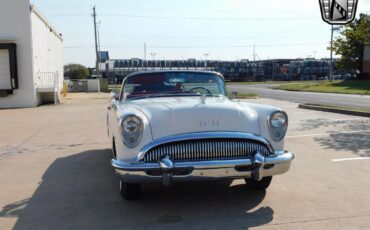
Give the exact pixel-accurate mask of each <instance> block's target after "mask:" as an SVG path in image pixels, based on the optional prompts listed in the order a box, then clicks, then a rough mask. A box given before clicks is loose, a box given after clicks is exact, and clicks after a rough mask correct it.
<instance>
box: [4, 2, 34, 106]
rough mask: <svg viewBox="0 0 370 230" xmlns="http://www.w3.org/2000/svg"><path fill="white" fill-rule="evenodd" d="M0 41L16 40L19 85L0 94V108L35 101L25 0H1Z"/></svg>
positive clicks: (28, 16) (25, 104)
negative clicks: (7, 92) (11, 91)
mask: <svg viewBox="0 0 370 230" xmlns="http://www.w3.org/2000/svg"><path fill="white" fill-rule="evenodd" d="M1 5H2V6H6V7H0V28H1V29H0V42H1V43H9V42H14V43H16V44H17V65H18V85H19V88H18V89H14V91H13V94H9V95H8V96H6V97H0V108H12V107H31V106H35V105H36V95H35V94H34V92H35V90H34V79H33V74H32V73H33V67H32V42H31V19H30V3H29V1H28V0H16V1H14V0H1Z"/></svg>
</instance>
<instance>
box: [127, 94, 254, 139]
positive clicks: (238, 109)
mask: <svg viewBox="0 0 370 230" xmlns="http://www.w3.org/2000/svg"><path fill="white" fill-rule="evenodd" d="M128 104H129V105H131V106H134V107H135V108H136V109H137V110H139V111H141V112H142V113H143V114H144V115H145V116H146V117H147V118H148V120H149V124H150V127H151V131H152V136H153V139H158V138H161V137H166V136H171V135H177V134H183V133H193V132H212V131H229V132H248V133H253V134H257V135H259V134H260V130H259V121H258V115H257V113H256V111H255V110H253V109H252V108H250V107H248V106H246V105H242V104H239V103H238V102H235V101H232V100H230V99H228V98H226V97H207V98H206V99H205V100H202V98H201V97H162V98H149V99H140V100H132V101H129V102H128Z"/></svg>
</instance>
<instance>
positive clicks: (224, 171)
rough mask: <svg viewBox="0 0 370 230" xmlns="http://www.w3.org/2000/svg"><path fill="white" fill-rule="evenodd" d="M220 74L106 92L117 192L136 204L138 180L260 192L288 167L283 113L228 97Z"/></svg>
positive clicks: (176, 76)
mask: <svg viewBox="0 0 370 230" xmlns="http://www.w3.org/2000/svg"><path fill="white" fill-rule="evenodd" d="M226 95H227V94H226V87H225V82H224V79H223V77H222V76H221V75H220V74H218V73H215V72H205V71H156V72H141V73H134V74H131V75H129V76H127V77H126V78H125V80H124V82H123V83H122V88H121V92H120V93H119V94H112V100H111V102H110V104H109V106H108V114H107V129H108V135H109V137H110V138H111V141H112V150H113V157H112V158H113V159H112V161H111V164H112V166H113V167H114V168H115V170H116V173H117V174H118V176H119V177H120V192H121V195H122V197H123V198H125V199H135V198H137V197H138V195H139V194H140V190H141V184H142V183H153V182H157V183H163V184H164V185H165V186H169V185H171V184H172V183H173V182H176V181H194V180H214V179H240V178H243V179H245V181H246V183H247V186H250V187H253V188H256V189H266V188H267V187H268V186H269V185H270V182H271V180H272V177H273V176H274V175H277V174H281V173H285V172H287V171H288V170H289V167H290V163H291V161H292V160H293V158H294V156H293V154H292V153H290V152H288V151H285V150H284V137H285V134H286V131H287V128H288V116H287V114H286V113H285V112H284V111H282V110H281V109H279V108H275V107H272V106H267V105H260V104H253V103H247V102H238V101H233V100H231V99H229V98H228V97H227V96H226Z"/></svg>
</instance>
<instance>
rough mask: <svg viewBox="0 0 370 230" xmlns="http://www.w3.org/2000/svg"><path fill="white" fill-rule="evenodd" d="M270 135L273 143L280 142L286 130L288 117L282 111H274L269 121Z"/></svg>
mask: <svg viewBox="0 0 370 230" xmlns="http://www.w3.org/2000/svg"><path fill="white" fill-rule="evenodd" d="M269 126H270V127H269V128H270V135H271V137H272V139H273V140H274V141H281V140H282V139H283V138H284V137H285V134H286V131H287V128H288V116H287V114H286V113H285V112H283V111H275V112H273V113H272V114H271V115H270V119H269Z"/></svg>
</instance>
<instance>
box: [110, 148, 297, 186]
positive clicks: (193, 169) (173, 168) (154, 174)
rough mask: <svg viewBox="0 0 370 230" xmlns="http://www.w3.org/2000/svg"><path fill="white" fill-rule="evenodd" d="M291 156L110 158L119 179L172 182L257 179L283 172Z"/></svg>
mask: <svg viewBox="0 0 370 230" xmlns="http://www.w3.org/2000/svg"><path fill="white" fill-rule="evenodd" d="M293 159H294V155H293V154H292V153H290V152H287V151H285V152H275V154H273V155H270V156H268V157H264V156H263V155H262V154H259V153H257V154H255V155H254V157H253V158H252V159H239V160H221V161H199V162H177V163H174V162H172V161H171V160H170V159H169V158H167V157H166V158H163V159H162V160H161V161H160V162H159V163H144V162H138V163H126V162H123V161H119V160H115V159H112V161H111V164H112V166H113V167H114V168H115V170H116V173H117V174H118V175H119V177H120V179H121V180H122V181H124V182H126V183H148V182H162V183H163V184H164V185H170V184H171V182H172V181H194V180H195V181H196V180H213V179H221V178H231V179H237V178H253V179H255V180H261V179H262V178H263V177H266V176H273V175H277V174H282V173H285V172H287V171H288V170H289V168H290V163H291V161H292V160H293Z"/></svg>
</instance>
